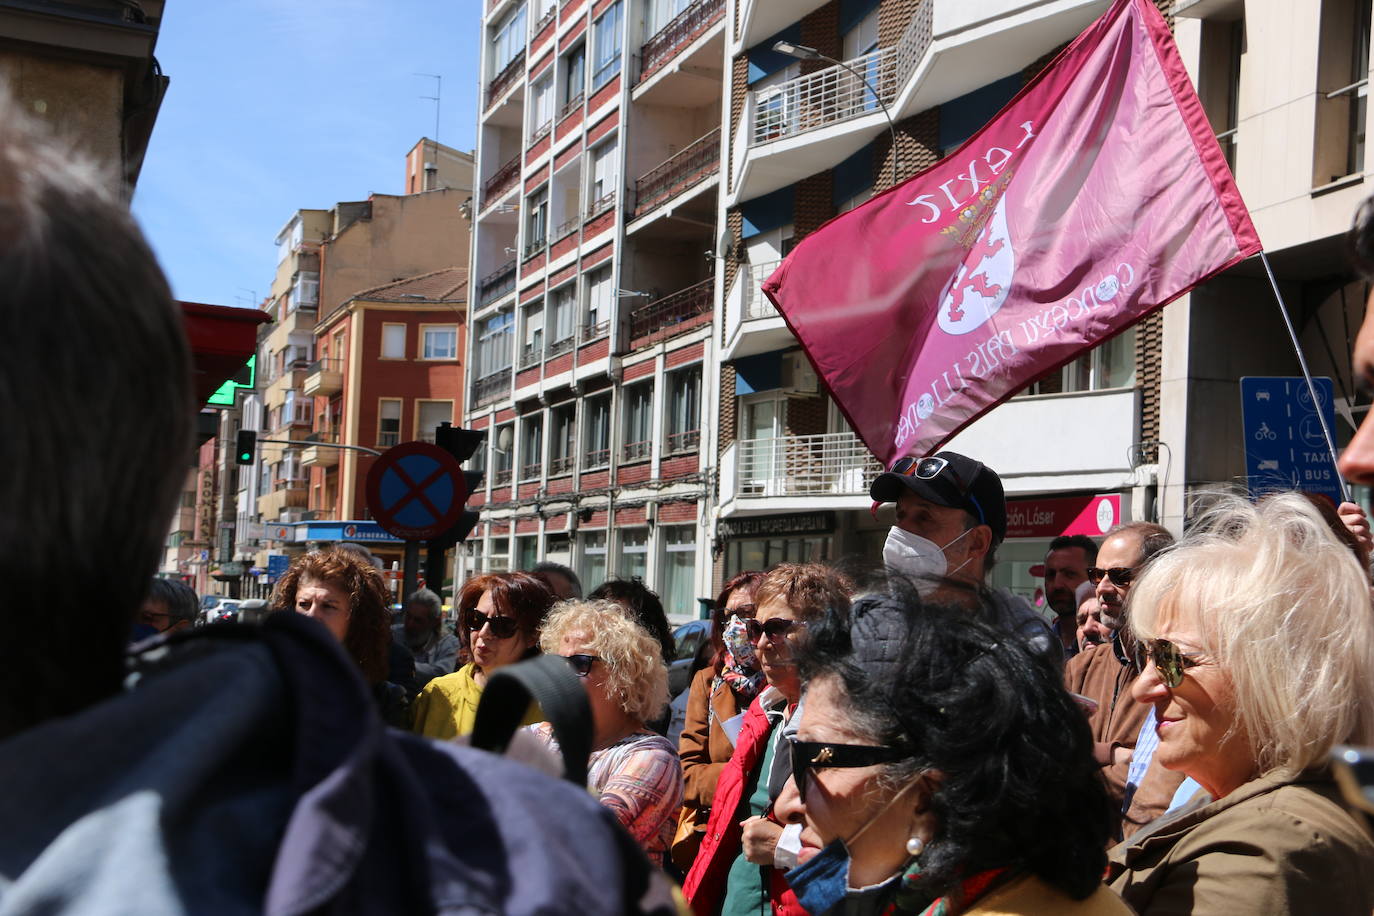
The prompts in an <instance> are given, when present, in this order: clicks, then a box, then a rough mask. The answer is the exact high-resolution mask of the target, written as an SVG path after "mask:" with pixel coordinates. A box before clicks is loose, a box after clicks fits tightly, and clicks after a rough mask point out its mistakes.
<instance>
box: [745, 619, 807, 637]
mask: <svg viewBox="0 0 1374 916" xmlns="http://www.w3.org/2000/svg"><path fill="white" fill-rule="evenodd" d="M799 628H800V629H803V630H804V629H806V621H804V620H787V619H785V618H782V617H770V618H769V619H768V620H765V621H764V622H763V623H759V622H758V621H757V620H755V619H754V618H753V617H746V618H744V632H745V633H747V634H748V635H749V640H750V641H751V642H757V641H758V638H759V637H760V636H767V637H768V639H769V640H770V641H772V642H777V641H778V640H780V639H785V638H786V637H787V635H788V634H789V633H791V632H792V631H793V630H796V629H799Z"/></svg>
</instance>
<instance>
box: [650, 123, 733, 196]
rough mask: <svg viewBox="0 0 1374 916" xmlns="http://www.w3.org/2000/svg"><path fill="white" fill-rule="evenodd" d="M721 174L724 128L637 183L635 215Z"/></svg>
mask: <svg viewBox="0 0 1374 916" xmlns="http://www.w3.org/2000/svg"><path fill="white" fill-rule="evenodd" d="M718 171H720V128H719V127H717V128H715V129H714V130H712V131H711V132H710V133H708V134H706V135H705V136H704V137H700V138H698V139H696V140H693V141H692V142H691V143H689V144H687V146H686V147H684V148H683V150H682V151H681V152H679V153H677V154H676V155H674V156H672V157H670V158H668V159H667V160H665V161H663V162H661V163H659V164H658V165H657V166H655V167H654V168H652V169H650V170H649V171H647V172H645V173H644V174H643V175H642V176H640V177H639V179H638V180H636V181H635V216H640V215H642V214H644V213H647V212H648V211H649V210H651V209H653V208H654V207H657V206H658V205H659V204H661V203H663V202H665V201H667V200H668V199H669V198H672V197H675V196H676V195H678V194H681V193H682V192H683V191H685V190H687V189H688V188H690V187H692V186H693V185H696V184H697V183H699V182H701V181H703V180H705V179H706V178H709V177H710V176H712V175H714V174H716V173H717V172H718Z"/></svg>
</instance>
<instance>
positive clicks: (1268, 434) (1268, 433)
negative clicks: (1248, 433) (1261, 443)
mask: <svg viewBox="0 0 1374 916" xmlns="http://www.w3.org/2000/svg"><path fill="white" fill-rule="evenodd" d="M1278 437H1279V434H1278V433H1276V432H1274V431H1273V430H1272V429H1270V428H1269V424H1268V423H1261V424H1260V427H1259V429H1257V430H1255V438H1256V439H1257V440H1264V439H1267V440H1269V441H1271V442H1272V441H1273V440H1275V439H1277V438H1278Z"/></svg>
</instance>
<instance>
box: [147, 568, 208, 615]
mask: <svg viewBox="0 0 1374 916" xmlns="http://www.w3.org/2000/svg"><path fill="white" fill-rule="evenodd" d="M148 597H149V598H150V599H151V600H153V601H157V602H159V603H161V604H162V605H164V606H165V607H166V608H167V613H168V614H169V615H170V616H171V617H172V618H173V619H175V620H184V621H186V622H187V623H195V622H196V617H198V616H200V602H199V600H197V598H196V593H195V590H194V589H192V588H191V586H189V585H187V584H186V583H185V582H182V581H181V580H180V579H162V578H156V579H153V581H152V583H151V584H150V585H149V586H148Z"/></svg>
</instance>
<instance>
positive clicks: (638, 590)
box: [587, 579, 676, 662]
mask: <svg viewBox="0 0 1374 916" xmlns="http://www.w3.org/2000/svg"><path fill="white" fill-rule="evenodd" d="M598 598H604V599H606V600H607V601H614V602H615V603H616V604H618V605H620V606H621V607H623V608H625V609H626V610H627V611H629V612H630V614H631V616H633V617H634V619H635V621H636V622H637V623H638V624H639V625H640V626H642V627H643V628H644V629H646V630H648V631H649V635H650V636H652V637H653V638H654V639H656V640H657V641H658V644H659V647H660V648H661V649H662V650H663V661H664V662H671V661H672V660H673V655H674V653H675V652H676V647H675V646H674V644H673V632H672V630H670V629H669V628H668V615H667V614H665V613H664V611H663V602H662V601H660V600H659V598H658V593H657V592H655V591H653V590H652V589H650V588H649V587H648V586H647V585H645V584H644V583H643V582H642V581H640V580H639V579H607V580H606V581H605V582H602V583H601V584H600V585H598V586H597V587H596V588H595V589H593V591H592V593H591V594H590V595H588V596H587V599H588V600H591V601H595V600H596V599H598Z"/></svg>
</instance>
